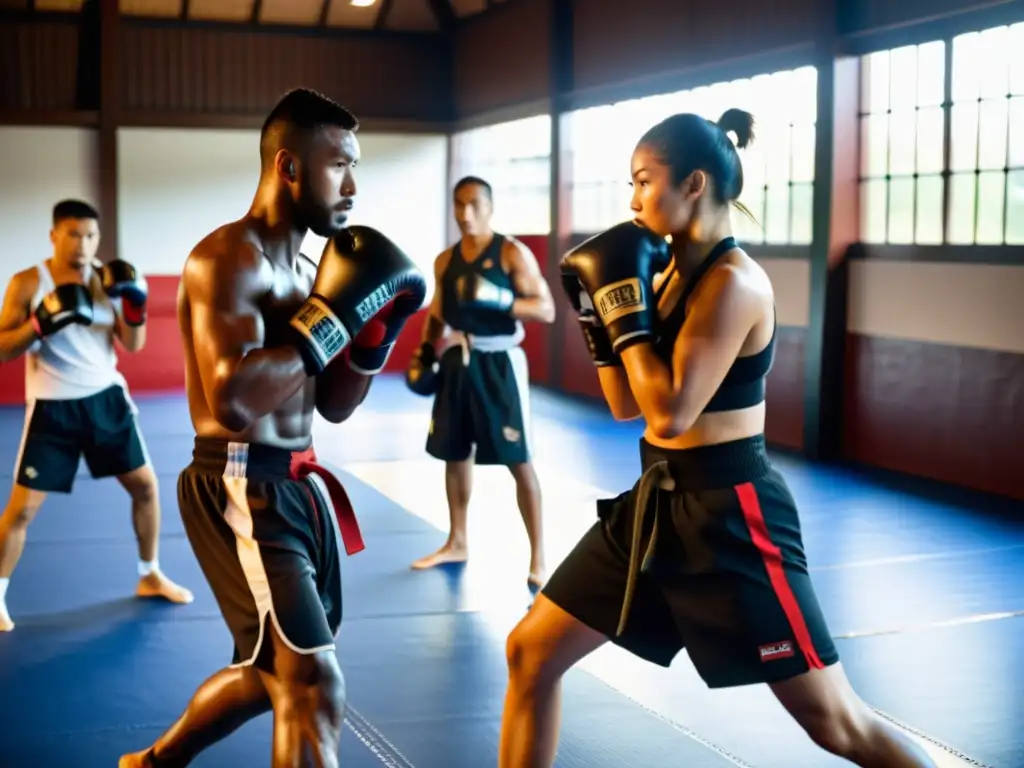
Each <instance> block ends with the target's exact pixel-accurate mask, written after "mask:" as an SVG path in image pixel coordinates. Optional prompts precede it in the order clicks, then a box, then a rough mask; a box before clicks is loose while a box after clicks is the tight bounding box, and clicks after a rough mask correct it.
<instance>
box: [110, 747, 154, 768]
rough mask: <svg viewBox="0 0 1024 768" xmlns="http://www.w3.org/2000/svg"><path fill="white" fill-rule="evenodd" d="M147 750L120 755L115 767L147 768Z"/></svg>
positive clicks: (148, 763)
mask: <svg viewBox="0 0 1024 768" xmlns="http://www.w3.org/2000/svg"><path fill="white" fill-rule="evenodd" d="M149 765H150V762H149V750H148V749H144V750H142V751H141V752H134V753H132V754H130V755H121V759H120V760H118V761H117V768H149Z"/></svg>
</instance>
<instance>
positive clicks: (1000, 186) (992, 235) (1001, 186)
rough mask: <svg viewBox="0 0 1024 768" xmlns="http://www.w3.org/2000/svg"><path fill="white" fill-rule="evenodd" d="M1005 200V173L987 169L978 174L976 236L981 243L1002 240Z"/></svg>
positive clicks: (998, 242) (989, 243)
mask: <svg viewBox="0 0 1024 768" xmlns="http://www.w3.org/2000/svg"><path fill="white" fill-rule="evenodd" d="M1005 202H1006V174H1005V173H1003V172H1002V171H987V172H985V173H980V174H978V236H977V238H976V242H978V243H980V244H982V245H1001V244H1002V242H1003V204H1004V203H1005Z"/></svg>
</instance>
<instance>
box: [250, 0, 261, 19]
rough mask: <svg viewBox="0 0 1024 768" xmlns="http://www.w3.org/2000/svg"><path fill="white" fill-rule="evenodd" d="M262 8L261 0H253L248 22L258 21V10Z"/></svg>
mask: <svg viewBox="0 0 1024 768" xmlns="http://www.w3.org/2000/svg"><path fill="white" fill-rule="evenodd" d="M262 10H263V0H253V3H252V14H251V15H250V16H249V23H250V24H259V23H260V11H262Z"/></svg>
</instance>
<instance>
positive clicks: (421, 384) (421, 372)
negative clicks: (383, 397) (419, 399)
mask: <svg viewBox="0 0 1024 768" xmlns="http://www.w3.org/2000/svg"><path fill="white" fill-rule="evenodd" d="M440 368H441V363H440V361H439V360H438V359H437V349H435V348H434V345H433V344H431V343H430V342H429V341H424V342H423V343H422V344H420V347H419V349H417V350H416V351H415V352H414V353H413V355H412V359H411V360H410V361H409V367H408V368H407V369H406V371H405V384H406V386H407V387H409V389H410V390H412V391H413V392H415V393H416V394H417V395H423V396H424V397H427V396H429V395H433V394H435V393H436V392H437V388H438V385H439V384H440V378H441V377H440V375H439V374H440Z"/></svg>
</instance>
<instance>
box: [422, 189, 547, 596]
mask: <svg viewBox="0 0 1024 768" xmlns="http://www.w3.org/2000/svg"><path fill="white" fill-rule="evenodd" d="M454 198H455V200H454V202H455V219H456V221H457V222H458V225H459V229H460V231H461V232H462V238H461V240H460V241H459V242H458V243H456V244H455V245H454V246H452V247H451V248H449V249H447V250H446V251H444V253H442V254H441V255H440V256H438V257H437V260H436V261H435V262H434V275H435V278H436V287H435V290H434V298H433V301H432V302H431V306H430V314H429V316H428V319H427V322H426V323H425V325H424V328H423V341H422V344H421V346H420V349H419V351H418V352H417V353H416V355H415V356H414V357H413V361H412V363H411V365H410V372H412V371H417V372H419V373H421V372H423V371H424V370H430V369H431V368H432V366H433V364H434V363H435V362H438V363H439V367H438V377H437V381H438V384H437V390H436V395H435V398H434V409H433V414H432V418H431V423H430V432H429V435H428V437H427V452H428V453H429V454H430V455H431V456H433V457H435V458H437V459H440V460H441V461H444V462H445V472H446V481H447V482H446V487H447V489H448V508H449V514H450V518H451V529H450V532H449V534H448V540H447V541H446V542H445V544H444V546H442V547H441V549H439V550H438V551H437V552H435V553H433V554H431V555H428V556H427V557H424V558H422V559H420V560H417V561H416V562H415V563H413V568H417V569H424V568H432V567H434V566H436V565H441V564H443V563H453V562H462V561H464V560H466V558H467V555H468V550H467V542H466V512H467V508H468V507H469V495H470V487H471V484H472V469H473V464H474V463H476V464H490V465H496V464H500V465H504V466H507V467H508V468H509V470H510V471H511V472H512V476H513V477H514V478H515V481H516V487H517V498H518V500H519V509H520V512H521V513H522V515H523V521H524V522H525V524H526V532H527V535H528V537H529V539H530V552H531V554H530V573H529V578H528V581H529V583H530V585H531V586H533V587H539V586H540V584H542V583H543V581H544V578H545V566H544V547H543V536H542V531H541V497H540V487H539V485H538V483H537V475H536V473H535V472H534V469H533V464H532V463H531V456H530V449H529V440H528V434H529V429H530V425H529V376H528V373H527V366H526V355H525V354H524V353H523V350H522V349H521V348H520V346H519V345H520V342H521V341H522V339H523V335H524V332H523V325H522V324H523V321H535V322H541V323H551V322H553V321H554V319H555V304H554V300H553V299H552V297H551V291H550V289H549V287H548V284H547V283H546V282H545V280H544V276H543V274H542V273H541V271H540V267H539V266H538V265H537V260H536V259H535V258H534V256H533V254H532V253H531V252H530V250H529V249H528V248H527V247H526V246H524V245H523V244H522V243H520V242H518V241H517V240H515V239H514V238H510V237H506V236H503V235H499V234H497V233H495V232H494V231H493V230H492V229H491V226H490V218H491V210H492V192H491V187H490V185H489V184H488V183H487V182H486V181H484V180H483V179H479V178H476V177H467V178H464V179H462V180H461V181H460V182H459V183H458V184H456V185H455V191H454ZM446 329H450V330H451V333H449V334H447V336H446ZM442 341H443V342H444V343H443V344H442V343H441V342H442ZM439 352H441V356H440V358H439V359H438V353H439ZM421 391H422V390H421ZM424 393H425V392H424Z"/></svg>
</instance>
